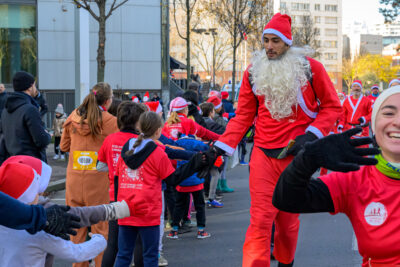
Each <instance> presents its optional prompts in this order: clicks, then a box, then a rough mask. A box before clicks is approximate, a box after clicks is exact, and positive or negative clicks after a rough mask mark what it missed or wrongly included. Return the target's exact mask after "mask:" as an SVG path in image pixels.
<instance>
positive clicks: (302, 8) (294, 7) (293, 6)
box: [291, 3, 310, 11]
mask: <svg viewBox="0 0 400 267" xmlns="http://www.w3.org/2000/svg"><path fill="white" fill-rule="evenodd" d="M291 9H292V10H294V11H307V10H310V4H306V3H292V4H291Z"/></svg>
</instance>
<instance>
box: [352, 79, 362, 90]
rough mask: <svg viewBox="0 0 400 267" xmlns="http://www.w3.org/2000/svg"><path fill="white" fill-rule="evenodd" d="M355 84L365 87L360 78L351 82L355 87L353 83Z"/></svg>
mask: <svg viewBox="0 0 400 267" xmlns="http://www.w3.org/2000/svg"><path fill="white" fill-rule="evenodd" d="M355 84H357V85H358V86H360V87H361V89H362V88H363V87H362V82H361V81H360V80H354V81H353V83H352V84H351V87H353V85H355Z"/></svg>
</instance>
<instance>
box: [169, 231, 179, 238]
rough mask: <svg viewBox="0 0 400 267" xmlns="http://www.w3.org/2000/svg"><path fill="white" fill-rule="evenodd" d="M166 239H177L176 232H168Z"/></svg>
mask: <svg viewBox="0 0 400 267" xmlns="http://www.w3.org/2000/svg"><path fill="white" fill-rule="evenodd" d="M167 238H170V239H178V231H174V230H171V232H169V234H168V235H167Z"/></svg>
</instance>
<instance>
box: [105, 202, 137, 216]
mask: <svg viewBox="0 0 400 267" xmlns="http://www.w3.org/2000/svg"><path fill="white" fill-rule="evenodd" d="M104 207H105V209H106V220H107V221H112V220H118V219H123V218H126V217H129V216H131V214H130V211H129V206H128V204H126V202H125V200H122V201H118V202H113V203H110V204H105V205H104Z"/></svg>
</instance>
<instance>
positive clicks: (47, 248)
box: [0, 156, 147, 267]
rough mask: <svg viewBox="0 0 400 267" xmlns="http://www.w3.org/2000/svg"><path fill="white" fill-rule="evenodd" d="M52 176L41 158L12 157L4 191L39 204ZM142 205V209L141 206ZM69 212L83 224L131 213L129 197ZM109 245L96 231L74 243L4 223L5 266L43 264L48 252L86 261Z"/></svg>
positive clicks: (4, 168) (5, 168)
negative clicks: (16, 228) (83, 240)
mask: <svg viewBox="0 0 400 267" xmlns="http://www.w3.org/2000/svg"><path fill="white" fill-rule="evenodd" d="M50 176H51V167H50V166H49V165H47V164H46V163H44V162H42V161H41V160H39V159H37V158H33V157H30V156H14V157H10V158H9V159H7V160H6V161H5V162H4V163H3V164H2V165H1V167H0V191H2V192H4V193H5V194H7V195H9V196H11V197H13V198H16V199H17V200H19V201H21V202H23V203H25V204H37V203H38V202H39V194H40V193H43V192H44V191H45V190H46V188H47V186H48V183H49V181H50ZM41 202H42V203H40V204H42V205H44V206H45V207H49V206H52V205H53V204H52V203H49V202H48V200H47V199H41ZM138 208H139V209H140V207H139V206H138ZM139 209H138V210H139ZM145 209H147V207H145ZM69 212H70V213H72V214H74V215H77V216H78V217H80V218H81V222H80V227H83V226H90V225H91V224H95V223H98V222H99V221H104V220H113V219H117V218H125V217H127V216H130V214H131V211H130V207H128V205H127V203H126V202H125V201H121V202H118V203H114V204H109V205H99V206H92V207H73V208H71V209H70V211H69ZM105 246H106V240H105V239H104V238H103V236H102V235H98V234H94V235H92V237H91V240H89V241H87V242H85V243H81V244H74V243H72V242H71V241H66V240H64V239H61V238H59V237H55V236H52V235H50V234H48V233H45V232H44V231H40V232H38V233H36V234H34V235H30V234H28V233H27V232H26V231H24V230H14V229H10V228H7V227H4V226H0V250H1V251H3V253H2V255H0V262H1V263H2V266H35V267H36V266H38V267H39V266H45V261H46V266H48V265H47V264H49V263H50V264H51V261H52V258H50V259H49V258H48V257H47V258H46V254H51V255H54V256H55V257H58V258H62V259H64V260H67V261H71V262H82V261H87V260H89V259H93V258H94V257H96V256H97V255H98V254H99V253H100V252H102V251H103V250H104V248H105ZM21 252H22V253H24V255H21ZM49 261H50V262H49Z"/></svg>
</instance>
